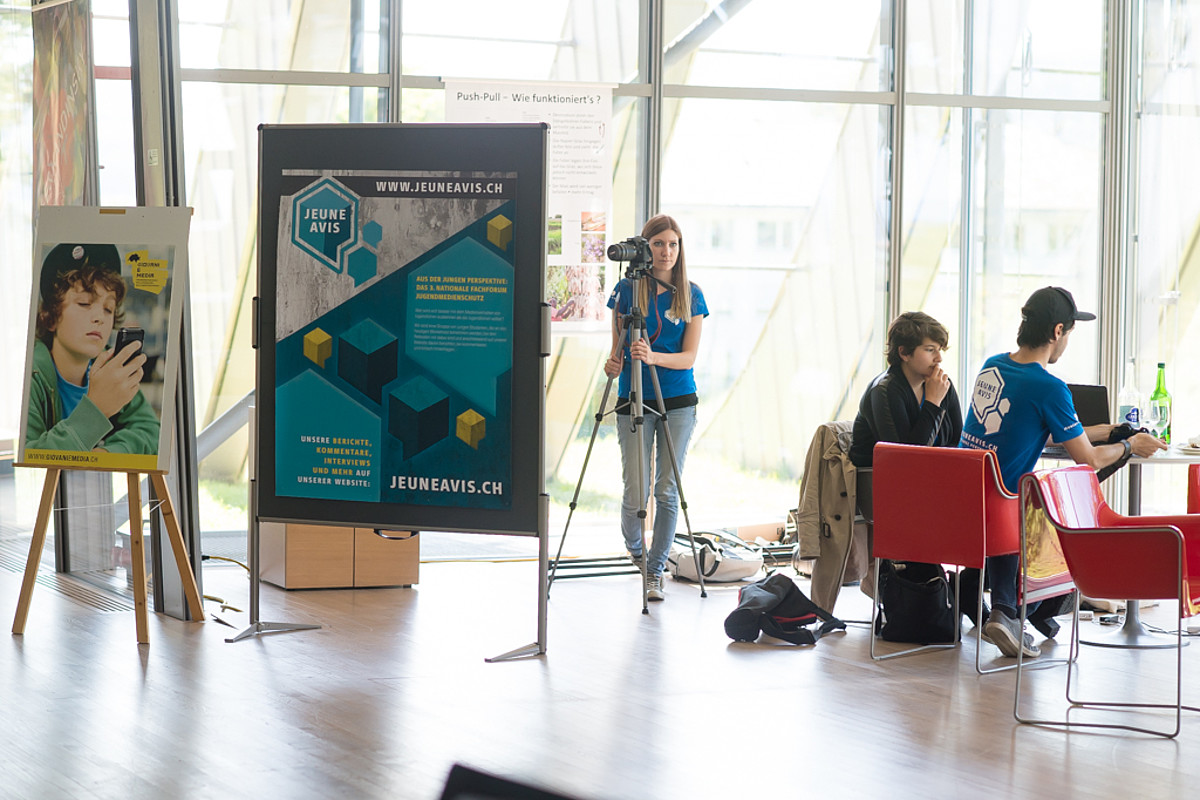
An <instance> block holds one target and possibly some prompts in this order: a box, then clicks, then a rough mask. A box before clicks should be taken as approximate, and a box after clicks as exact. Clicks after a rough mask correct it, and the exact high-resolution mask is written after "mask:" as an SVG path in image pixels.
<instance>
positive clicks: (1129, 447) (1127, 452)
mask: <svg viewBox="0 0 1200 800" xmlns="http://www.w3.org/2000/svg"><path fill="white" fill-rule="evenodd" d="M1121 444H1123V445H1125V452H1124V453H1122V454H1121V460H1122V461H1125V460H1127V459H1128V458H1129V457H1130V456H1131V455H1133V442H1131V441H1129V440H1128V439H1122V440H1121Z"/></svg>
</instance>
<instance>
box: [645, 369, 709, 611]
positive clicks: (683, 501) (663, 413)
mask: <svg viewBox="0 0 1200 800" xmlns="http://www.w3.org/2000/svg"><path fill="white" fill-rule="evenodd" d="M650 382H651V383H652V384H653V385H654V399H655V400H656V401H657V403H658V413H659V416H660V418H661V419H662V423H663V439H664V440H665V441H666V443H667V456H668V458H669V460H670V462H671V470H672V473H673V475H674V477H675V491H676V492H677V493H678V494H679V508H680V510H681V511H683V524H684V526H685V527H686V528H687V534H688V541H689V542H690V543H691V545H692V560H693V562H694V563H695V565H696V577H697V578H698V579H699V581H700V596H701V597H708V590H707V589H706V588H705V586H704V570H702V569H701V568H700V555H699V553H698V552H697V551H696V537H695V536H694V535H692V521H691V519H690V518H689V517H688V506H687V498H685V497H684V495H683V476H682V475H681V474H680V472H679V459H678V458H677V457H676V455H675V443H674V441H673V440H672V437H671V425H670V424H669V423H668V422H667V406H666V404H665V403H664V402H663V397H662V388H661V387H660V386H659V384H658V370H657V369H655V368H654V366H653V365H651V366H650Z"/></svg>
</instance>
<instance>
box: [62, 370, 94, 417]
mask: <svg viewBox="0 0 1200 800" xmlns="http://www.w3.org/2000/svg"><path fill="white" fill-rule="evenodd" d="M91 371H92V367H91V365H90V364H89V365H88V371H87V372H85V373H84V374H83V386H76V385H75V384H73V383H71V382H70V381H68V380H67V379H66V378H64V377H63V376H62V373H61V372H59V371H58V367H57V366H55V368H54V374H55V375H56V376H57V377H58V399H59V400H61V401H62V408H63V412H62V413H63V419H66V418H67V417H69V416H71V412H73V411H74V410H75V407H76V406H77V405H79V401H80V400H82V399H83V398H84V396H85V395H86V394H87V390H88V375H90V374H91Z"/></svg>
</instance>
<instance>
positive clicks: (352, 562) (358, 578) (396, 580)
mask: <svg viewBox="0 0 1200 800" xmlns="http://www.w3.org/2000/svg"><path fill="white" fill-rule="evenodd" d="M386 533H387V534H388V535H389V536H395V537H403V538H396V539H384V538H383V537H381V536H379V535H377V534H376V533H375V531H373V530H371V529H370V528H350V527H335V526H330V525H295V524H290V523H288V524H284V523H280V522H263V523H260V528H259V565H260V568H261V577H262V579H263V580H264V581H266V582H267V583H272V584H275V585H276V586H280V587H283V588H284V589H338V588H353V587H368V586H411V585H413V584H415V583H417V582H418V577H419V571H420V549H421V547H420V537H419V536H418V535H416V534H409V533H408V532H406V531H387V532H386Z"/></svg>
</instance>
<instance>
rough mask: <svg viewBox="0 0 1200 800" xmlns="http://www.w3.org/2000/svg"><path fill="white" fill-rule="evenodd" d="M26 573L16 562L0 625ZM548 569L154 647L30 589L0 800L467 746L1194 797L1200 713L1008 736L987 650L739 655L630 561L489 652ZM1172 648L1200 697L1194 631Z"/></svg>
mask: <svg viewBox="0 0 1200 800" xmlns="http://www.w3.org/2000/svg"><path fill="white" fill-rule="evenodd" d="M204 584H205V585H204V590H205V592H206V593H208V594H215V595H219V596H222V597H224V598H225V599H226V600H227V601H228V602H231V603H233V604H234V605H237V606H239V607H241V608H245V604H246V598H247V593H248V583H247V581H246V579H245V573H244V572H243V571H242V570H240V569H239V568H237V567H231V566H228V565H223V566H219V567H206V569H205V576H204ZM19 585H20V576H19V575H18V574H14V573H11V572H0V616H3V619H4V620H5V624H10V623H9V622H8V621H9V620H11V619H12V614H13V611H14V609H15V607H16V600H17V596H18V593H19ZM535 585H536V567H535V565H533V564H529V563H516V564H513V563H505V564H481V563H442V564H425V565H423V566H422V574H421V583H420V585H419V586H417V587H416V588H414V589H411V590H405V589H372V590H357V591H348V590H347V591H341V590H337V591H310V592H283V591H280V590H277V589H274V588H272V587H269V586H265V585H264V587H263V595H262V600H263V614H262V619H263V620H264V621H274V622H313V623H319V624H320V625H322V626H323V627H322V628H321V629H320V630H318V631H309V632H301V633H286V634H276V635H271V636H260V637H256V638H254V639H252V640H249V641H244V642H240V643H236V644H227V643H226V642H225V641H224V640H225V638H226V637H228V636H230V635H232V634H233V633H234V632H235V629H241V628H242V627H243V626H244V625H245V624H246V621H247V619H246V615H245V614H239V613H236V612H225V613H221V612H220V611H219V609H218V604H216V603H213V602H209V603H208V604H207V605H208V607H209V611H210V612H213V613H221V615H222V616H223V617H225V618H226V619H227V620H228V621H229V622H231V623H232V624H233V625H234V626H235V627H234V628H229V627H226V626H223V625H221V624H218V623H217V622H215V621H213V620H212V619H211V618H210V619H209V621H207V622H205V623H203V624H197V623H184V622H180V621H177V620H175V619H172V618H169V617H166V616H162V615H154V616H153V618H152V620H151V627H150V635H151V643H150V644H149V645H147V646H142V647H139V646H138V645H137V644H136V642H135V632H134V620H133V615H132V612H119V611H118V612H108V613H104V612H98V611H96V610H94V609H91V608H85V607H83V606H81V605H80V604H78V603H76V602H74V601H72V600H71V599H69V598H67V597H65V596H63V595H62V594H61V593H58V592H55V591H52V590H47V589H43V587H41V586H39V587H38V591H36V592H35V593H34V597H33V605H32V610H31V613H30V618H29V624H28V628H27V630H26V633H25V635H24V636H11V637H9V639H8V640H7V641H6V642H4V643H3V645H2V647H0V687H3V693H2V695H0V701H2V704H3V725H0V764H2V765H3V777H2V778H0V796H3V797H13V798H34V797H36V798H43V797H102V798H106V797H112V798H243V797H245V798H250V797H272V798H328V797H363V798H375V797H378V798H422V799H424V800H434V798H437V797H438V795H439V792H440V790H441V786H442V784H443V782H444V780H445V776H446V773H447V771H448V770H449V768H450V766H451V765H452V764H453V763H455V762H463V763H466V764H469V765H472V766H474V767H477V768H481V769H484V770H488V771H492V772H497V773H501V774H504V775H509V776H512V777H516V778H518V779H520V780H523V781H528V782H532V783H536V784H538V785H542V786H544V787H547V788H550V789H553V790H557V791H559V792H563V793H566V794H570V795H574V796H576V797H578V798H585V799H591V798H597V799H598V798H612V799H616V798H622V799H624V798H647V799H652V800H664V799H665V798H688V799H696V798H712V797H722V796H727V797H760V798H761V797H872V798H877V797H880V796H885V795H886V796H898V797H914V796H920V797H941V798H951V797H963V796H966V795H967V794H968V793H972V794H977V795H978V796H983V797H989V798H994V797H1047V798H1061V797H1114V798H1115V797H1155V798H1160V797H1194V796H1195V793H1196V787H1197V786H1198V785H1200V715H1194V716H1192V717H1190V718H1186V717H1185V720H1184V730H1183V733H1182V734H1181V735H1180V737H1179V738H1178V739H1177V740H1175V741H1167V740H1160V739H1157V738H1150V737H1146V736H1139V735H1132V734H1088V733H1064V732H1061V731H1058V730H1044V729H1037V728H1032V727H1027V726H1020V725H1017V724H1015V723H1014V721H1013V719H1012V696H1013V679H1012V675H1011V674H1003V675H993V676H987V677H980V676H977V675H976V674H975V672H974V669H973V654H974V644H973V642H968V643H966V644H964V645H963V647H962V648H961V649H959V650H957V651H950V652H942V653H936V654H932V655H924V656H918V657H915V658H907V659H899V660H896V661H891V662H887V663H883V664H876V663H873V662H872V661H871V660H870V658H869V657H868V653H867V645H868V640H867V634H866V629H865V628H863V627H851V629H850V630H849V631H848V632H847V633H845V634H841V635H834V636H830V637H826V638H824V639H822V640H821V641H820V642H819V643H818V644H817V645H816V646H815V647H811V648H800V647H794V646H791V645H786V644H782V643H775V644H762V643H760V644H753V645H752V644H735V643H732V642H730V641H729V640H728V639H727V638H726V637H725V634H724V631H723V627H722V622H723V620H724V617H725V616H726V614H728V612H729V611H730V610H731V609H732V608H733V606H734V604H735V598H736V587H729V586H724V587H710V591H709V596H708V598H706V599H701V598H700V597H699V596H698V593H697V590H696V589H695V587H693V586H690V585H686V584H680V583H676V582H673V581H667V587H666V588H667V601H666V602H665V603H661V604H655V605H653V606H651V610H652V613H651V614H650V615H649V616H643V615H642V614H641V610H640V599H639V594H638V592H639V583H638V581H637V578H636V577H634V576H622V577H607V578H593V579H573V580H562V581H559V582H558V583H556V584H555V586H554V589H553V592H552V596H551V610H550V628H549V641H548V644H549V647H548V653H547V654H546V655H545V656H542V657H536V658H531V659H526V660H522V661H514V662H506V663H493V664H489V663H485V662H484V658H485V657H487V656H493V655H497V654H499V653H502V652H504V651H507V650H510V649H512V648H515V647H519V646H521V645H524V644H527V643H529V642H532V641H533V640H534V639H535V638H536V627H535V623H536V608H535ZM837 610H838V612H839V614H840V615H841V616H843V617H845V618H847V619H854V618H858V619H861V618H863V617H865V615H866V613H867V604H866V602H865V598H863V597H862V596H861V595H860V594H859V593H858V591H857V590H856V589H847V590H845V591H844V592H843V601H842V602H841V603H840V604H839V608H838V609H837ZM1146 617H1147V619H1149V620H1152V621H1153V620H1155V619H1156V618H1160V617H1161V611H1160V610H1158V609H1151V610H1148V611H1147V614H1146ZM1086 624H1088V625H1089V626H1092V625H1093V623H1086ZM1093 630H1094V631H1096V632H1098V631H1100V628H1099V627H1095V628H1094V629H1093V628H1092V627H1089V631H1093ZM1063 641H1064V644H1063V645H1060V646H1058V647H1057V648H1050V649H1057V650H1058V651H1060V652H1061V651H1063V650H1065V649H1066V647H1065V636H1063ZM992 652H994V651H992ZM1085 656H1087V657H1088V662H1087V665H1086V666H1085V668H1084V671H1083V675H1082V677H1083V678H1085V679H1087V680H1090V681H1091V682H1092V683H1093V684H1103V685H1104V686H1107V687H1108V688H1110V689H1113V690H1116V691H1118V692H1122V691H1125V692H1131V691H1143V692H1145V691H1150V690H1155V689H1158V690H1161V689H1162V687H1163V685H1164V684H1165V683H1166V682H1167V681H1168V679H1169V678H1170V676H1171V665H1172V660H1171V659H1172V656H1171V655H1169V654H1166V653H1163V652H1145V651H1143V652H1140V653H1129V652H1121V651H1108V650H1104V649H1100V648H1088V649H1087V652H1085ZM1184 656H1185V672H1186V673H1187V677H1188V678H1191V679H1193V682H1192V688H1193V689H1196V690H1197V693H1200V685H1197V684H1198V683H1200V681H1197V680H1195V679H1197V678H1198V677H1200V675H1198V669H1197V667H1198V666H1200V645H1198V646H1193V647H1189V648H1187V649H1185V651H1184ZM1063 674H1064V673H1063V671H1062V670H1061V668H1060V669H1054V670H1048V671H1043V672H1041V673H1040V674H1036V675H1035V676H1034V679H1035V681H1036V684H1037V687H1036V690H1037V693H1038V696H1037V697H1036V698H1034V699H1035V700H1037V701H1038V702H1041V701H1042V699H1043V698H1051V699H1053V698H1056V697H1057V696H1058V695H1057V694H1056V693H1057V692H1060V690H1061V689H1060V687H1061V679H1062V676H1063ZM1043 689H1044V690H1045V691H1042V690H1043ZM1047 702H1048V701H1047ZM1055 704H1056V703H1055ZM1161 721H1164V722H1165V719H1163V720H1161Z"/></svg>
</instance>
